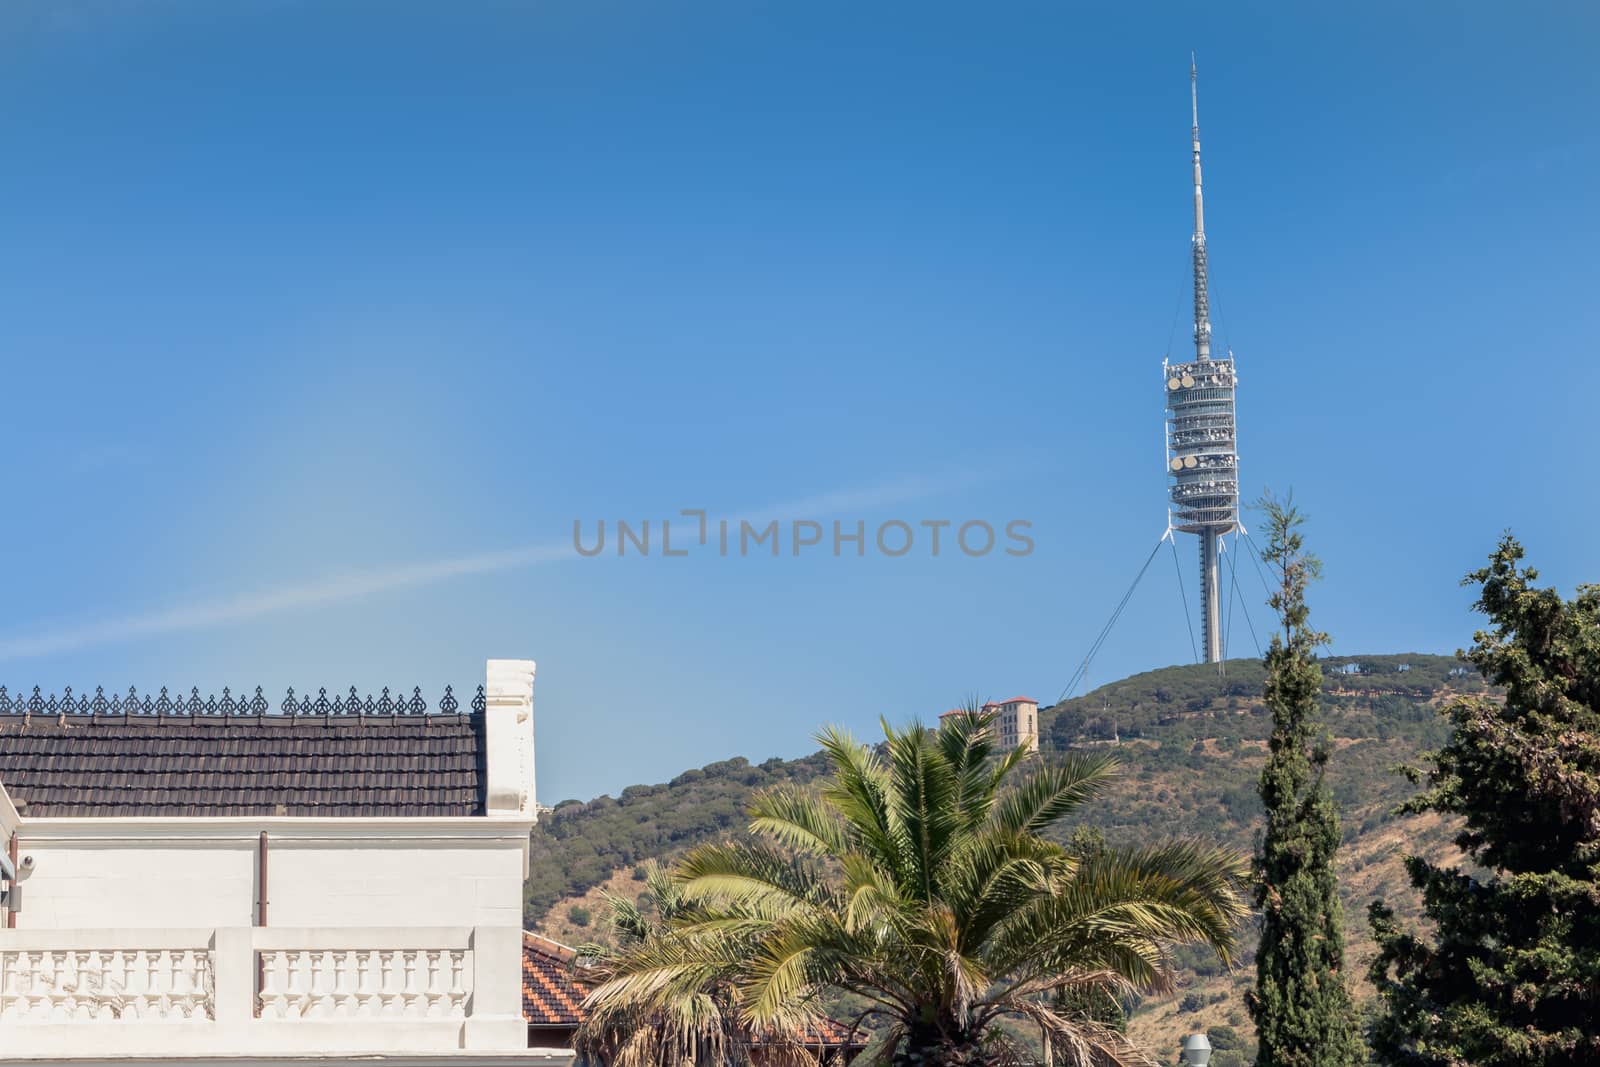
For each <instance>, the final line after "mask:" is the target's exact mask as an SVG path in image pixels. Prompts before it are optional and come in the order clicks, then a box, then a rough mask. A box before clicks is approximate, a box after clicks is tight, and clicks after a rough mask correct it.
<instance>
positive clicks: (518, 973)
mask: <svg viewBox="0 0 1600 1067" xmlns="http://www.w3.org/2000/svg"><path fill="white" fill-rule="evenodd" d="M533 678H534V664H533V663H532V661H529V660H490V661H489V663H488V667H487V672H486V678H485V684H484V685H483V686H482V687H480V688H479V689H478V691H477V695H476V696H475V697H472V698H463V699H462V700H460V701H458V700H457V698H456V697H455V695H454V694H453V693H452V692H451V691H450V690H449V689H447V690H446V691H445V694H444V696H443V697H442V698H441V699H440V700H439V701H438V703H437V705H436V706H435V707H433V708H429V707H428V705H427V703H426V702H425V701H424V699H423V698H422V696H421V694H420V692H417V691H415V690H413V692H412V694H411V695H410V696H409V697H407V696H404V695H402V696H401V697H400V698H399V699H398V700H396V699H392V698H391V697H390V695H389V693H388V691H387V690H386V691H385V692H384V694H383V696H382V697H381V698H380V699H377V700H374V699H372V698H371V697H367V698H365V699H362V698H360V697H358V696H357V695H356V693H355V691H354V690H351V692H350V694H349V696H348V697H343V696H334V697H331V698H330V697H328V696H327V695H326V694H325V693H319V695H318V696H317V697H316V698H314V699H313V698H310V697H301V698H298V699H297V698H295V696H294V695H293V693H292V692H291V694H290V696H289V698H288V699H286V700H285V701H284V702H283V703H282V704H281V705H280V706H279V707H278V708H275V709H273V708H269V706H268V702H267V701H266V699H265V698H264V697H262V696H261V693H260V691H259V690H257V691H256V694H255V696H254V697H253V698H251V697H246V698H243V699H237V698H235V697H234V696H233V695H232V694H231V693H230V692H229V691H228V690H224V691H223V695H222V698H221V699H220V700H218V699H216V698H211V699H206V700H202V698H201V697H200V695H199V694H198V692H194V691H191V694H190V695H189V696H188V697H179V698H177V699H171V698H169V697H168V696H167V693H166V691H165V690H163V691H162V693H161V695H160V696H159V697H157V698H155V699H152V698H150V697H147V696H142V695H139V694H137V693H135V692H133V691H132V690H130V691H129V693H128V694H127V695H126V696H123V695H120V694H119V695H116V696H111V697H107V696H106V695H105V694H103V693H102V692H100V691H96V693H95V695H94V696H93V697H92V698H91V697H89V696H87V695H76V696H75V695H73V694H72V693H71V692H70V691H68V692H67V693H66V695H65V696H64V697H60V698H58V697H55V696H51V697H48V698H46V697H43V696H41V695H40V694H39V692H38V691H37V690H35V691H34V692H33V695H32V696H26V697H25V696H22V695H18V696H15V697H12V696H10V695H9V694H8V693H7V692H6V691H5V690H4V689H0V841H3V842H4V843H5V845H6V851H5V857H6V862H5V863H4V864H0V876H3V885H0V888H3V889H4V890H5V902H4V909H3V919H0V1034H3V1037H0V1047H3V1049H4V1054H3V1058H4V1059H6V1060H7V1062H12V1063H16V1062H22V1063H34V1064H39V1065H47V1064H66V1063H72V1064H103V1063H111V1062H115V1063H118V1064H121V1065H124V1067H139V1065H154V1064H169V1063H176V1064H200V1063H211V1064H222V1063H230V1064H238V1063H243V1062H247V1061H248V1062H252V1063H264V1062H270V1063H272V1064H275V1065H278V1067H299V1065H319V1067H325V1065H354V1064H357V1063H372V1062H375V1061H382V1062H393V1063H397V1064H398V1063H404V1064H407V1065H410V1067H434V1065H437V1067H445V1065H460V1067H478V1065H484V1064H502V1065H507V1067H510V1065H519V1067H520V1065H530V1067H531V1065H541V1067H543V1065H552V1067H553V1065H558V1064H561V1065H565V1064H570V1063H571V1062H572V1053H571V1051H570V1050H568V1049H565V1048H561V1047H559V1046H553V1047H545V1048H532V1049H530V1048H529V1044H528V1038H529V1028H528V1021H527V1020H526V1019H525V1017H524V1015H523V1002H524V995H523V994H524V983H523V973H524V972H523V968H524V965H525V964H524V938H523V931H522V893H523V883H524V880H525V878H526V875H527V864H528V848H529V833H530V831H531V830H532V828H533V825H534V820H535V818H536V809H535V804H534V741H533ZM462 705H466V706H462Z"/></svg>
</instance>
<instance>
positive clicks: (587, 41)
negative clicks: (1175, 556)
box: [0, 0, 1600, 801]
mask: <svg viewBox="0 0 1600 1067" xmlns="http://www.w3.org/2000/svg"><path fill="white" fill-rule="evenodd" d="M1597 45H1600V16H1597V15H1596V13H1595V11H1594V9H1593V8H1592V7H1591V6H1589V5H1581V4H1560V5H1558V4H1550V5H1540V6H1538V8H1537V9H1527V10H1519V11H1515V12H1513V11H1512V10H1511V9H1509V8H1505V7H1503V6H1502V5H1495V4H1488V3H1483V4H1454V3H1452V4H1437V5H1430V4H1409V5H1370V4H1357V5H1341V6H1340V7H1339V8H1338V10H1337V12H1335V11H1333V10H1332V9H1328V10H1320V9H1319V10H1312V9H1309V8H1306V7H1305V6H1304V5H1282V4H1265V3H1263V4H1253V5H1181V6H1172V7H1160V6H1155V5H1129V6H1128V8H1127V10H1126V11H1125V12H1118V11H1116V10H1112V9H1110V8H1107V7H1106V6H1104V5H1099V6H1096V7H1093V8H1089V7H1084V8H1080V9H1071V8H1068V7H1067V6H1066V5H1059V4H1044V3H1039V4H1021V3H1017V4H1000V5H943V4H926V3H922V4H915V5H910V4H906V5H887V4H886V5H853V4H840V3H827V2H823V3H807V4H774V5H750V4H735V3H693V4H679V5H652V4H642V3H607V2H595V0H589V2H583V3H577V2H573V3H567V2H554V0H550V2H541V3H525V4H513V3H503V4H502V3H488V2H484V3H478V4H466V5H460V4H457V5H443V4H439V5H420V4H418V5H407V4H398V5H397V4H383V5H379V4H356V3H335V4H322V5H313V4H309V3H294V2H271V3H269V2H246V3H238V4H228V5H215V4H201V3H174V2H161V0H149V2H145V3H139V4H121V3H109V2H107V3H89V2H69V3H42V2H41V3H17V4H11V5H8V6H7V7H6V9H5V10H4V12H3V13H0V160H3V165H0V192H3V194H4V196H3V203H4V204H5V205H6V207H5V208H4V211H3V214H0V220H3V221H0V353H3V359H4V367H5V373H4V379H3V380H4V383H5V400H6V403H5V405H4V410H5V412H6V415H5V423H6V431H7V432H6V440H7V447H6V448H5V449H4V451H3V453H0V479H3V484H4V486H5V489H6V498H7V503H8V508H7V518H6V521H5V522H4V523H3V524H0V559H3V560H4V566H3V568H0V581H3V583H4V600H3V602H4V604H5V606H6V610H5V613H4V618H3V620H0V681H3V682H4V683H6V684H8V685H10V686H11V687H12V689H13V690H15V689H16V688H18V687H22V686H32V685H34V684H40V685H43V686H45V687H47V688H48V687H52V686H60V685H63V684H71V685H74V686H76V687H77V688H79V689H80V690H81V689H82V688H84V687H92V686H94V685H97V684H100V685H105V686H107V687H108V688H118V689H125V688H126V687H127V686H128V685H130V684H133V685H137V686H139V687H140V688H141V689H150V688H153V687H156V686H160V685H163V684H165V685H173V686H183V687H187V686H189V685H198V686H200V687H201V688H202V690H207V689H212V688H216V689H220V687H221V686H223V685H231V686H234V687H235V688H238V687H246V686H248V687H253V686H254V685H256V684H263V685H265V686H267V687H268V689H269V691H276V692H281V691H282V688H283V687H284V686H288V685H293V686H295V687H296V688H297V689H300V690H304V689H305V688H307V687H315V686H319V685H325V686H328V687H330V688H338V689H343V688H345V687H348V686H350V685H355V686H357V687H358V688H360V689H361V690H362V691H363V692H365V691H367V690H376V689H377V688H379V687H381V686H384V685H390V686H397V685H404V686H410V685H413V684H418V685H422V686H423V687H424V688H425V689H427V690H428V691H430V692H432V691H435V690H437V689H438V688H439V687H441V686H442V685H443V684H444V683H445V682H447V681H448V682H452V683H454V684H456V685H457V687H458V688H468V687H470V686H472V685H474V684H476V683H477V681H478V680H480V679H481V676H482V661H483V660H484V658H486V657H489V656H528V657H532V658H535V659H537V660H539V663H540V671H539V680H538V689H537V700H538V709H537V717H538V740H539V764H540V775H541V781H540V789H539V791H540V794H541V798H542V799H544V800H546V801H554V800H557V799H560V798H562V797H566V796H590V795H593V794H596V793H599V792H602V791H609V792H615V791H617V790H619V789H620V788H622V787H623V786H625V785H628V784H630V783H632V782H639V781H655V780H661V779H665V778H667V777H670V776H672V775H673V774H675V773H677V772H678V771H680V770H682V769H684V768H685V767H689V766H698V765H700V764H703V763H706V762H709V761H711V760H715V759H721V758H725V757H727V756H729V755H734V754H743V755H747V756H749V757H751V758H752V759H758V760H759V759H761V758H764V757H766V756H770V755H797V754H800V753H803V752H805V751H808V750H809V749H810V747H811V746H810V742H809V735H810V734H811V732H812V731H813V730H814V729H815V728H816V727H817V726H818V725H819V724H820V723H822V722H825V721H831V722H842V723H845V724H847V725H849V726H851V727H853V728H855V729H857V730H858V731H860V732H862V733H871V732H873V731H874V730H875V729H876V720H877V717H878V716H879V715H886V716H888V717H889V718H890V719H891V720H903V719H906V718H909V717H910V716H912V715H914V714H920V715H922V716H924V717H929V716H932V715H934V714H936V713H937V712H938V711H940V710H942V709H943V708H945V707H948V706H950V705H951V704H953V703H956V702H959V701H960V700H961V699H963V698H964V697H966V696H967V695H970V694H980V695H986V696H993V697H1002V696H1010V695H1013V694H1014V693H1017V692H1025V693H1029V694H1031V695H1033V696H1035V697H1039V698H1043V699H1051V698H1054V697H1055V696H1056V695H1057V694H1058V693H1059V692H1060V690H1061V687H1062V686H1063V685H1065V684H1066V681H1067V679H1068V678H1069V677H1070V676H1071V674H1072V672H1073V669H1074V667H1075V665H1076V662H1077V660H1078V659H1079V658H1081V656H1082V654H1083V652H1084V650H1085V649H1086V648H1087V646H1088V644H1089V642H1090V641H1091V640H1092V639H1093V636H1094V634H1095V633H1096V632H1097V631H1098V630H1099V628H1100V626H1101V624H1102V623H1103V622H1104V620H1105V618H1106V615H1107V614H1108V613H1109V611H1110V610H1111V608H1112V606H1113V605H1114V604H1115V602H1116V601H1117V599H1118V598H1119V597H1120V596H1121V595H1122V592H1123V590H1124V588H1125V586H1126V585H1127V583H1128V581H1129V579H1130V578H1131V577H1132V575H1133V572H1134V571H1135V570H1137V568H1138V566H1139V564H1140V563H1141V562H1142V561H1143V560H1144V558H1145V556H1146V554H1147V553H1148V551H1149V548H1150V546H1151V545H1152V544H1153V543H1154V541H1155V539H1156V537H1157V536H1158V535H1159V534H1160V532H1161V529H1162V526H1163V524H1164V521H1165V511H1164V490H1165V481H1164V477H1163V473H1162V470H1161V461H1162V457H1161V453H1160V451H1159V445H1158V437H1157V435H1158V433H1159V431H1160V420H1161V415H1162V411H1161V382H1160V374H1159V365H1160V362H1161V359H1162V357H1163V355H1165V354H1167V353H1168V352H1169V351H1170V352H1172V353H1173V354H1174V355H1179V356H1181V355H1182V354H1183V353H1184V352H1185V350H1186V345H1187V343H1188V329H1189V323H1188V318H1189V315H1188V310H1187V306H1186V303H1185V295H1184V294H1185V292H1186V286H1187V284H1188V279H1187V270H1188V266H1187V260H1188V236H1189V233H1188V231H1189V218H1188V211H1189V203H1188V196H1189V188H1188V171H1187V162H1188V160H1187V156H1188V124H1189V118H1188V91H1189V86H1188V60H1189V51H1190V49H1191V48H1192V49H1194V50H1195V51H1196V52H1198V55H1199V62H1200V75H1201V123H1202V128H1203V135H1204V137H1203V139H1204V145H1205V154H1206V181H1207V222H1208V230H1209V233H1210V251H1211V261H1212V267H1213V276H1214V280H1215V298H1216V307H1217V310H1218V315H1217V319H1216V333H1217V338H1218V340H1219V342H1220V343H1222V344H1225V345H1229V346H1231V347H1232V348H1233V349H1234V351H1235V354H1236V356H1237V359H1238V364H1239V368H1240V373H1241V377H1242V385H1241V392H1240V401H1239V405H1240V419H1241V424H1242V432H1241V452H1242V457H1243V460H1242V462H1243V473H1244V484H1245V487H1246V491H1247V493H1248V494H1249V495H1252V496H1253V495H1255V494H1256V493H1258V492H1259V491H1260V490H1261V489H1262V488H1264V487H1268V486H1270V487H1272V488H1274V489H1277V490H1279V491H1280V492H1281V491H1285V490H1288V489H1290V488H1291V487H1292V489H1293V490H1294V493H1295V495H1296V499H1297V501H1299V502H1300V503H1301V504H1302V505H1303V506H1304V508H1305V509H1306V510H1307V511H1308V512H1309V513H1310V515H1311V516H1312V524H1311V526H1310V527H1309V534H1310V537H1311V539H1312V542H1313V545H1314V547H1315V548H1316V549H1317V550H1318V551H1319V552H1320V553H1321V555H1322V556H1323V557H1324V560H1325V563H1326V575H1327V579H1326V581H1325V582H1324V583H1323V584H1322V586H1321V587H1319V588H1318V589H1317V590H1316V592H1315V594H1314V601H1313V610H1314V612H1315V615H1314V618H1315V620H1316V621H1317V622H1318V623H1319V624H1320V625H1321V626H1322V627H1324V628H1325V629H1328V630H1329V631H1331V632H1332V633H1333V635H1334V638H1335V645H1334V651H1336V652H1341V653H1360V652H1395V651H1411V650H1418V651H1438V652H1448V651H1452V650H1454V649H1455V648H1456V647H1458V646H1460V645H1462V644H1465V643H1466V642H1468V641H1469V640H1470V637H1471V631H1472V628H1473V625H1474V620H1473V618H1472V616H1471V614H1470V612H1469V611H1468V607H1469V604H1470V600H1471V597H1470V594H1469V592H1468V591H1465V590H1462V589H1460V588H1458V587H1457V585H1456V581H1457V579H1458V578H1459V577H1460V575H1461V574H1463V573H1464V572H1465V571H1467V570H1468V569H1470V568H1472V567H1474V566H1476V565H1477V563H1478V561H1480V560H1481V559H1482V557H1483V556H1484V555H1485V554H1486V553H1487V552H1488V551H1489V550H1490V549H1491V548H1492V547H1493V544H1494V541H1495V539H1496V537H1497V536H1498V535H1499V533H1500V532H1501V531H1502V530H1503V529H1505V528H1507V527H1511V528H1514V529H1515V530H1516V532H1517V533H1518V534H1519V535H1520V536H1522V537H1523V538H1524V540H1525V541H1526V542H1527V543H1528V545H1529V546H1530V551H1531V555H1532V558H1533V561H1534V562H1535V563H1536V564H1538V565H1539V566H1540V567H1541V568H1542V570H1543V571H1544V574H1545V576H1546V577H1547V578H1548V579H1549V580H1551V581H1553V582H1555V583H1557V584H1559V585H1561V586H1562V587H1563V588H1566V589H1568V590H1570V589H1571V587H1572V586H1573V585H1574V584H1576V583H1577V582H1580V581H1584V580H1594V579H1596V578H1597V577H1600V547H1597V545H1596V542H1595V539H1594V537H1593V536H1592V533H1591V532H1590V531H1592V530H1593V529H1594V527H1595V525H1596V522H1597V520H1600V503H1597V502H1596V499H1595V496H1594V494H1593V493H1592V492H1589V491H1588V487H1589V486H1592V485H1593V484H1595V482H1596V480H1597V473H1596V471H1597V466H1596V464H1597V461H1596V459H1595V458H1594V457H1595V455H1596V448H1595V444H1594V440H1593V433H1592V428H1593V426H1594V425H1595V417H1594V415H1593V407H1594V400H1593V397H1594V395H1595V394H1596V392H1597V387H1600V370H1597V356H1600V352H1597V347H1600V346H1597V343H1596V338H1597V335H1600V311H1597V306H1600V305H1597V302H1596V299H1595V293H1596V291H1597V282H1600V277H1597V268H1596V265H1595V258H1594V249H1595V247H1596V246H1597V244H1600V206H1597V205H1600V199H1597V198H1596V196H1595V193H1594V179H1593V176H1594V174H1595V173H1597V172H1600V122H1596V120H1595V114H1596V110H1597V108H1600V64H1597V63H1596V62H1595V61H1594V55H1595V52H1596V46H1597ZM683 508H705V509H708V510H709V511H710V512H712V513H713V514H726V515H741V514H743V515H749V514H757V513H761V514H768V515H773V516H778V517H784V518H786V519H813V520H816V521H821V522H823V523H829V522H831V521H833V520H834V519H839V520H842V521H845V522H846V523H847V524H852V525H853V523H854V521H855V520H857V519H860V520H862V521H865V522H867V523H868V524H869V525H868V528H869V530H870V529H872V528H873V527H875V526H876V525H877V524H878V523H881V522H883V521H885V520H888V519H901V520H903V521H906V522H909V523H911V524H913V525H915V524H917V523H920V522H922V521H923V520H939V519H950V520H952V521H954V522H957V523H959V522H961V521H965V520H972V519H982V520H985V521H988V522H991V523H993V524H995V525H996V526H1000V525H1002V524H1003V523H1005V522H1006V521H1009V520H1012V519H1024V520H1027V521H1029V522H1031V524H1032V536H1033V538H1034V542H1035V548H1034V551H1033V552H1032V554H1030V555H1028V556H1026V557H1022V558H1014V557H1008V556H1005V555H1003V554H1002V553H1000V552H998V551H996V552H994V553H991V554H990V555H987V556H984V557H981V558H966V557H964V556H962V555H960V554H959V553H951V552H950V551H949V550H948V546H947V547H946V551H945V552H944V553H942V554H941V556H940V557H939V558H937V559H935V558H931V557H930V556H929V555H927V554H926V552H925V550H924V547H923V546H922V545H919V546H918V548H917V549H916V550H914V551H913V552H912V553H910V554H909V555H907V556H905V557H904V558H899V559H889V558H884V557H883V556H881V555H878V554H877V553H876V552H871V553H869V554H868V556H867V558H863V559H856V558H850V557H848V556H846V557H845V558H835V557H833V555H832V554H831V552H826V551H822V552H818V553H815V554H807V555H803V556H802V557H800V558H798V559H797V558H794V557H793V556H792V555H790V554H788V552H787V551H786V552H785V554H784V555H783V556H781V557H780V558H778V559H776V560H774V559H771V558H766V557H760V558H745V559H739V558H726V559H724V558H719V557H718V556H716V555H715V554H712V553H706V552H701V553H696V554H691V556H689V557H687V558H673V559H666V558H662V557H661V556H660V555H659V552H658V553H657V554H655V555H652V556H650V557H647V558H635V557H629V558H624V559H617V558H616V557H615V556H614V555H605V556H601V557H597V558H594V559H584V558H575V556H574V554H573V553H571V552H570V550H567V546H570V540H571V532H572V524H573V522H574V520H575V519H579V520H582V521H583V522H585V523H586V524H587V527H586V528H589V529H592V528H593V524H594V523H595V522H597V521H598V520H600V519H606V520H607V521H608V522H613V523H614V522H615V520H616V519H618V518H626V519H629V520H632V521H634V522H639V521H642V520H644V519H647V518H648V519H652V520H654V521H655V522H656V523H659V521H660V519H662V518H663V517H671V516H675V515H677V513H678V511H679V510H680V509H683ZM675 536H676V532H675ZM786 547H787V546H786ZM1180 548H1181V550H1182V551H1181V563H1182V566H1183V567H1184V569H1185V572H1186V574H1185V577H1186V581H1188V582H1190V583H1191V584H1192V582H1193V570H1194V566H1193V564H1194V556H1195V550H1194V544H1193V541H1192V539H1184V540H1182V541H1181V542H1180ZM1245 577H1246V576H1245V575H1241V586H1240V587H1241V589H1243V590H1245V591H1246V592H1247V593H1248V594H1249V596H1250V605H1251V609H1252V612H1253V615H1254V619H1255V624H1256V627H1257V629H1258V630H1259V629H1261V628H1262V627H1263V625H1264V623H1265V618H1266V611H1265V608H1264V607H1261V606H1260V604H1259V602H1260V599H1261V590H1260V583H1259V581H1257V580H1256V579H1254V578H1250V580H1249V581H1248V582H1246V581H1244V578H1245ZM1190 602H1191V603H1193V594H1192V593H1191V594H1190ZM1232 648H1233V650H1234V651H1235V652H1241V651H1242V652H1244V653H1247V654H1250V653H1253V651H1254V650H1253V647H1252V646H1251V644H1250V641H1249V637H1248V633H1247V632H1245V630H1244V628H1242V627H1240V626H1239V625H1238V622H1237V620H1236V622H1235V630H1234V635H1233V644H1232ZM1189 658H1190V646H1189V638H1188V634H1187V630H1186V628H1185V626H1184V623H1183V620H1182V617H1181V608H1180V605H1179V599H1178V588H1177V584H1176V580H1175V578H1174V576H1173V573H1172V563H1171V559H1170V557H1168V556H1165V555H1164V556H1163V557H1162V559H1161V560H1159V561H1158V566H1156V567H1153V568H1152V571H1151V573H1150V575H1149V577H1147V579H1146V581H1145V584H1144V585H1143V586H1142V587H1141V589H1140V591H1139V593H1138V594H1137V596H1136V598H1135V600H1134V601H1133V603H1132V604H1131V606H1130V608H1129V610H1128V613H1127V614H1126V615H1125V617H1124V619H1123V621H1122V623H1121V625H1120V627H1119V629H1118V631H1117V632H1116V634H1115V635H1114V636H1113V637H1112V638H1111V640H1110V641H1109V642H1108V644H1107V645H1106V648H1105V650H1104V652H1103V653H1102V654H1101V656H1100V658H1099V659H1098V660H1097V661H1096V662H1095V664H1094V667H1093V669H1092V671H1091V675H1090V683H1091V685H1092V684H1095V683H1098V682H1104V681H1108V680H1112V679H1114V678H1116V677H1120V676H1122V675H1124V674H1127V673H1131V672H1133V671H1137V670H1142V669H1147V668H1150V667H1154V666H1160V665H1165V664H1169V663H1176V662H1183V661H1186V660H1188V659H1189Z"/></svg>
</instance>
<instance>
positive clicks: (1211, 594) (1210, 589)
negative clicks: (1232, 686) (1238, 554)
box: [1200, 530, 1222, 663]
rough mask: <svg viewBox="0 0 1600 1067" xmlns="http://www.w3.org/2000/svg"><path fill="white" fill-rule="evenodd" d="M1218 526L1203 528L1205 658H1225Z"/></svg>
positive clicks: (1202, 596)
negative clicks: (1223, 656)
mask: <svg viewBox="0 0 1600 1067" xmlns="http://www.w3.org/2000/svg"><path fill="white" fill-rule="evenodd" d="M1220 540H1221V536H1220V535H1219V534H1218V533H1217V531H1216V530H1202V531H1200V628H1201V630H1202V631H1204V633H1205V638H1206V662H1207V663H1221V662H1222V596H1221V594H1220V592H1219V590H1221V588H1222V563H1221V553H1219V552H1218V551H1217V548H1218V542H1219V541H1220Z"/></svg>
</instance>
